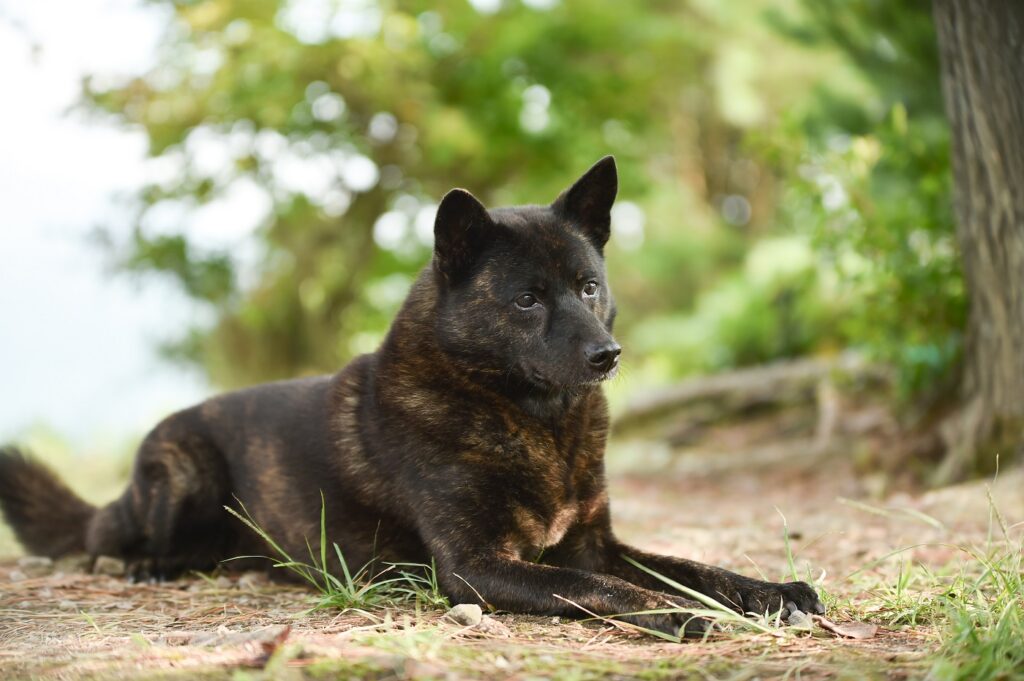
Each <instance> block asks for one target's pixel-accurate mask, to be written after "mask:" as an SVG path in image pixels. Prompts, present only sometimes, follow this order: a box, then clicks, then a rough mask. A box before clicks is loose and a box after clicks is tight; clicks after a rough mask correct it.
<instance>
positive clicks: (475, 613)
mask: <svg viewBox="0 0 1024 681" xmlns="http://www.w3.org/2000/svg"><path fill="white" fill-rule="evenodd" d="M447 617H448V618H449V619H451V620H452V621H453V622H455V623H456V624H461V625H462V626H464V627H475V626H476V625H478V624H480V622H481V620H483V618H484V613H483V611H482V610H481V609H480V606H479V605H476V604H475V603H460V604H459V605H456V606H455V607H454V608H452V609H451V610H449V611H448V613H447Z"/></svg>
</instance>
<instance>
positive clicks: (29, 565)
mask: <svg viewBox="0 0 1024 681" xmlns="http://www.w3.org/2000/svg"><path fill="white" fill-rule="evenodd" d="M18 567H19V568H21V571H22V572H24V573H25V574H26V575H28V576H29V577H43V576H45V575H48V574H50V573H51V572H53V561H52V560H51V559H49V558H47V557H46V556H22V557H21V558H19V559H18Z"/></svg>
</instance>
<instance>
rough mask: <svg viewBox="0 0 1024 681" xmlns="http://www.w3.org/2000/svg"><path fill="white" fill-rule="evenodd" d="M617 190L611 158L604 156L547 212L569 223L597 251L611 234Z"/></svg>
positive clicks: (563, 193) (617, 185)
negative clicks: (552, 212) (613, 205)
mask: <svg viewBox="0 0 1024 681" xmlns="http://www.w3.org/2000/svg"><path fill="white" fill-rule="evenodd" d="M618 191H619V174H618V171H617V170H616V169H615V157H613V156H605V157H604V158H602V159H601V160H600V161H598V162H597V163H595V164H594V165H593V166H591V168H590V170H588V171H587V172H585V173H584V174H583V177H581V178H580V179H578V180H576V184H574V185H573V186H571V187H569V188H568V189H566V190H565V191H564V192H562V193H561V195H559V197H558V198H557V199H555V202H554V203H552V204H551V209H552V210H554V211H555V213H556V214H558V215H561V216H562V217H565V218H568V219H570V220H572V221H573V223H575V225H576V226H577V228H578V229H580V230H582V231H583V233H584V234H585V235H586V236H587V238H588V239H590V240H591V242H593V244H594V246H595V247H596V248H597V250H599V251H600V250H602V249H603V248H604V245H605V244H606V243H607V242H608V237H609V236H610V235H611V224H612V215H611V210H612V204H613V203H615V195H616V194H617V193H618Z"/></svg>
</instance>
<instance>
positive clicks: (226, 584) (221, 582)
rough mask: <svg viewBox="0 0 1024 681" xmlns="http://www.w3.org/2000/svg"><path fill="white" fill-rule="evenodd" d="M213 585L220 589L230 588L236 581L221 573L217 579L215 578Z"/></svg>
mask: <svg viewBox="0 0 1024 681" xmlns="http://www.w3.org/2000/svg"><path fill="white" fill-rule="evenodd" d="M213 585H214V586H215V587H217V588H218V589H230V588H232V587H233V586H234V585H235V583H234V582H232V581H231V578H230V577H225V576H224V575H221V576H220V577H218V578H217V579H215V580H213Z"/></svg>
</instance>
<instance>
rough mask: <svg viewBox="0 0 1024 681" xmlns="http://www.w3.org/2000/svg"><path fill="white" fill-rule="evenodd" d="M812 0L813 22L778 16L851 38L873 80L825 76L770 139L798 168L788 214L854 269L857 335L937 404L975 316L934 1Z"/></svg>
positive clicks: (844, 41)
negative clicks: (956, 207)
mask: <svg viewBox="0 0 1024 681" xmlns="http://www.w3.org/2000/svg"><path fill="white" fill-rule="evenodd" d="M804 7H805V15H804V18H803V20H802V21H790V20H787V19H786V18H784V17H782V16H781V15H772V16H771V20H772V22H773V23H774V24H775V25H776V26H777V27H779V28H780V29H781V30H782V31H783V32H784V33H785V34H787V35H789V36H790V37H791V38H793V39H795V40H797V41H799V42H800V43H802V44H804V45H807V46H809V47H812V48H815V49H821V47H822V46H824V45H836V46H838V47H839V49H840V50H841V51H842V53H843V55H844V56H845V60H844V61H845V63H846V64H848V65H849V66H850V67H852V68H853V69H854V71H855V73H856V74H857V76H858V80H859V82H860V86H859V87H850V86H849V84H848V83H846V82H844V81H842V80H841V79H839V78H826V79H823V80H822V81H821V83H820V84H819V85H818V87H817V91H816V94H815V96H812V97H808V98H807V100H806V102H805V103H804V106H803V107H802V108H800V109H798V110H795V111H793V112H791V114H790V116H789V118H788V119H787V121H786V122H785V125H784V127H783V128H782V130H777V131H773V133H774V134H773V136H772V137H771V138H769V139H768V140H766V142H765V143H766V144H767V145H769V146H770V147H771V148H773V149H774V150H775V152H776V157H777V158H778V162H779V164H780V169H779V170H778V171H777V172H778V173H779V174H780V175H781V176H783V177H786V178H787V182H786V188H785V193H784V198H783V201H782V205H783V211H784V214H785V215H786V216H787V219H788V220H789V221H790V222H791V223H792V224H793V225H796V226H799V227H801V228H804V229H806V230H808V231H809V232H810V233H811V234H812V235H813V237H814V244H815V247H816V250H817V251H818V254H819V256H820V257H821V258H823V260H824V262H826V263H828V264H829V266H830V269H831V270H832V271H835V272H838V273H839V276H840V277H841V281H842V283H843V284H844V287H845V289H846V290H845V298H846V299H847V300H848V301H849V305H848V306H847V312H848V314H847V315H846V316H845V319H844V321H843V322H842V327H843V332H844V333H843V336H844V337H845V339H846V341H847V342H849V343H851V344H853V345H857V346H860V347H862V348H865V349H866V350H868V351H869V352H870V353H871V354H873V355H874V356H875V357H876V358H878V359H880V360H882V361H885V362H887V363H890V364H892V365H893V366H894V367H896V368H897V370H898V378H899V389H900V397H901V398H902V399H903V401H904V403H905V404H910V405H913V406H914V407H915V411H918V412H922V413H924V412H928V411H929V409H928V406H929V405H931V404H933V403H935V402H942V401H943V400H945V396H946V395H947V394H948V393H949V391H950V388H951V386H952V384H953V383H954V382H955V370H954V369H955V366H956V364H957V362H958V360H959V358H960V356H961V351H962V345H963V343H962V338H963V329H964V326H965V323H966V299H965V294H964V290H963V283H962V282H963V277H962V274H961V272H960V263H959V258H958V257H957V253H956V249H955V243H954V225H953V217H952V209H951V205H950V198H949V197H950V186H951V181H950V170H949V126H948V123H947V122H946V119H945V114H944V112H943V107H942V95H941V87H940V81H939V61H938V50H937V47H936V38H935V25H934V22H933V20H932V16H931V10H930V6H929V4H928V3H926V2H923V1H919V2H910V3H893V2H884V1H880V0H807V1H806V2H805V3H804Z"/></svg>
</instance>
